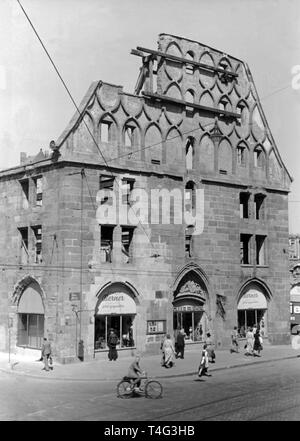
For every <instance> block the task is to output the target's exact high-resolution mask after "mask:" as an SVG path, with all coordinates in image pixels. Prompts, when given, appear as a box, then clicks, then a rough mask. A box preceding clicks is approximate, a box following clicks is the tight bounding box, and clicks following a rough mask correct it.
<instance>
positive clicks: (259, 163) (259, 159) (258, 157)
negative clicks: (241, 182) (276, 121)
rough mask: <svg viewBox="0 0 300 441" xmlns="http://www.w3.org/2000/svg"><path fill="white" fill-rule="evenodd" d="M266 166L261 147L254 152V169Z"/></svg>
mask: <svg viewBox="0 0 300 441" xmlns="http://www.w3.org/2000/svg"><path fill="white" fill-rule="evenodd" d="M263 166H264V152H263V150H262V148H261V147H256V149H255V150H254V167H260V168H262V167H263Z"/></svg>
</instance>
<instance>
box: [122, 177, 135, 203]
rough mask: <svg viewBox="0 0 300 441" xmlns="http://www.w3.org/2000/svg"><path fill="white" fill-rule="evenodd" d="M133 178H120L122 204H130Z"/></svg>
mask: <svg viewBox="0 0 300 441" xmlns="http://www.w3.org/2000/svg"><path fill="white" fill-rule="evenodd" d="M133 186H134V179H128V178H124V179H122V204H123V205H125V204H127V205H130V194H131V192H132V190H133Z"/></svg>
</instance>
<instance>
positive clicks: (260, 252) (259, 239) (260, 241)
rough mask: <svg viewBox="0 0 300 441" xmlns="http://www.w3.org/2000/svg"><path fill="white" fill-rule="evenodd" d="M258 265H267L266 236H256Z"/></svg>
mask: <svg viewBox="0 0 300 441" xmlns="http://www.w3.org/2000/svg"><path fill="white" fill-rule="evenodd" d="M255 240H256V264H257V265H265V264H266V261H265V260H266V259H265V242H266V236H256V237H255Z"/></svg>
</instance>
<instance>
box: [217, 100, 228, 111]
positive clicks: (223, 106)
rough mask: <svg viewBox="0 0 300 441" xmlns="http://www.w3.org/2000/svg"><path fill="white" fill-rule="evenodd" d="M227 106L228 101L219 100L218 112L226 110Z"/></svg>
mask: <svg viewBox="0 0 300 441" xmlns="http://www.w3.org/2000/svg"><path fill="white" fill-rule="evenodd" d="M227 106H228V101H227V100H226V99H224V100H221V101H220V102H219V109H220V110H226V107H227Z"/></svg>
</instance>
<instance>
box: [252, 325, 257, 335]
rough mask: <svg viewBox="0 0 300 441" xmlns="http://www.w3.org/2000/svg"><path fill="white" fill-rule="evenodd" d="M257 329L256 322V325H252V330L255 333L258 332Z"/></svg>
mask: <svg viewBox="0 0 300 441" xmlns="http://www.w3.org/2000/svg"><path fill="white" fill-rule="evenodd" d="M256 331H257V325H256V324H254V325H253V326H252V332H253V335H255V334H256Z"/></svg>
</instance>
